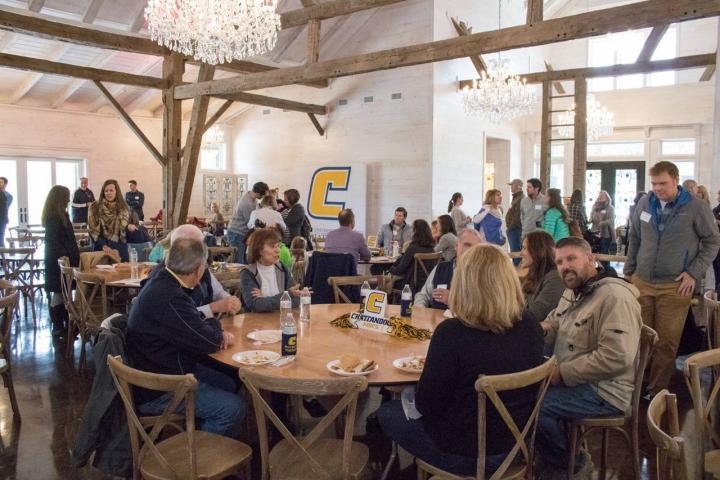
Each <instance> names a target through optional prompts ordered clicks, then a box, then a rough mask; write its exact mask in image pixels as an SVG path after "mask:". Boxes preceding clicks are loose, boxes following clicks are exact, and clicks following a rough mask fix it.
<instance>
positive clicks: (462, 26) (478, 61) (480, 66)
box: [450, 17, 487, 76]
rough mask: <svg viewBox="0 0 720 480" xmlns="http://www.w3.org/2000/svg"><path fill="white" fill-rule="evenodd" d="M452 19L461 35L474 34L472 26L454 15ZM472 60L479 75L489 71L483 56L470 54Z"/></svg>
mask: <svg viewBox="0 0 720 480" xmlns="http://www.w3.org/2000/svg"><path fill="white" fill-rule="evenodd" d="M450 21H451V22H452V24H453V27H455V31H456V32H457V34H458V35H459V36H461V37H466V36H468V35H471V34H472V27H470V26H468V25H467V24H466V23H465V22H462V21H460V20H458V19H456V18H452V17H450ZM470 61H471V62H472V63H473V65H474V66H475V70H476V71H477V73H478V75H479V76H482V73H483V72H485V71H487V65H485V61H484V60H483V58H482V56H480V55H470Z"/></svg>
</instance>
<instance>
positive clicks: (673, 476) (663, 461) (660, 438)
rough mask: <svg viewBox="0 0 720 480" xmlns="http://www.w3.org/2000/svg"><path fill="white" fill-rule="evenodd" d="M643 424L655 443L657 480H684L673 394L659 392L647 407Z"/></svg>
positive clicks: (682, 448) (684, 462)
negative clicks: (645, 424) (645, 423)
mask: <svg viewBox="0 0 720 480" xmlns="http://www.w3.org/2000/svg"><path fill="white" fill-rule="evenodd" d="M663 420H665V422H663ZM663 423H666V424H667V429H663V428H662V425H663ZM647 425H648V431H649V433H650V438H651V439H652V442H653V443H654V444H655V462H656V468H657V478H658V480H687V479H688V478H689V475H688V469H687V460H686V458H685V439H684V438H682V437H681V436H680V422H679V420H678V409H677V397H676V396H675V394H673V393H670V392H668V391H667V390H664V389H663V390H661V391H660V392H659V393H658V394H657V395H655V396H654V397H653V399H652V401H651V402H650V406H648V411H647Z"/></svg>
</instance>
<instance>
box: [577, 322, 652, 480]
mask: <svg viewBox="0 0 720 480" xmlns="http://www.w3.org/2000/svg"><path fill="white" fill-rule="evenodd" d="M657 338H658V337H657V333H655V330H653V329H652V328H650V327H648V326H645V325H643V326H642V329H641V330H640V345H639V348H638V353H637V359H638V363H637V369H636V370H635V389H634V390H633V395H632V400H631V404H630V411H629V412H627V413H626V414H624V415H615V416H612V415H611V416H605V417H591V418H583V419H579V420H574V421H572V422H570V425H569V430H570V443H569V446H570V461H569V463H568V472H570V477H569V478H572V475H573V472H574V471H575V457H576V456H577V453H578V447H579V445H580V443H581V442H582V441H583V440H584V439H585V437H586V435H587V434H588V433H590V432H592V431H594V430H601V431H602V456H601V459H600V478H601V479H604V478H605V470H606V467H607V451H608V446H609V434H610V431H611V430H615V431H618V432H620V433H622V435H623V438H624V439H625V441H627V443H628V446H629V447H630V448H631V453H632V465H633V473H634V474H635V479H636V480H640V439H639V433H638V423H639V421H640V419H639V416H640V413H639V409H640V397H641V396H642V384H643V377H644V375H645V368H646V367H647V363H648V360H649V359H650V356H651V355H652V351H653V350H654V348H655V343H657Z"/></svg>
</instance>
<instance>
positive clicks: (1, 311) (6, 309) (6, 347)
mask: <svg viewBox="0 0 720 480" xmlns="http://www.w3.org/2000/svg"><path fill="white" fill-rule="evenodd" d="M0 291H1V292H0V294H1V296H0V376H2V378H3V383H4V384H5V387H7V389H8V395H9V396H10V406H11V407H12V411H13V415H14V416H15V417H16V418H17V419H18V420H20V409H19V408H18V404H17V398H16V396H15V387H14V385H13V381H12V371H11V365H10V357H11V352H10V345H12V344H11V342H10V330H11V327H12V321H13V315H14V312H15V309H16V308H17V304H18V295H19V294H18V292H17V290H16V289H15V286H14V285H13V284H12V283H10V282H8V281H7V280H0Z"/></svg>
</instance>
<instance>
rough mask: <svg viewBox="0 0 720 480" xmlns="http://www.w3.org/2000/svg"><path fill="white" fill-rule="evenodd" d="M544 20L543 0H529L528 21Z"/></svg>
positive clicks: (529, 22)
mask: <svg viewBox="0 0 720 480" xmlns="http://www.w3.org/2000/svg"><path fill="white" fill-rule="evenodd" d="M542 21H543V0H527V18H526V23H527V24H528V25H530V24H531V23H536V22H542Z"/></svg>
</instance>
